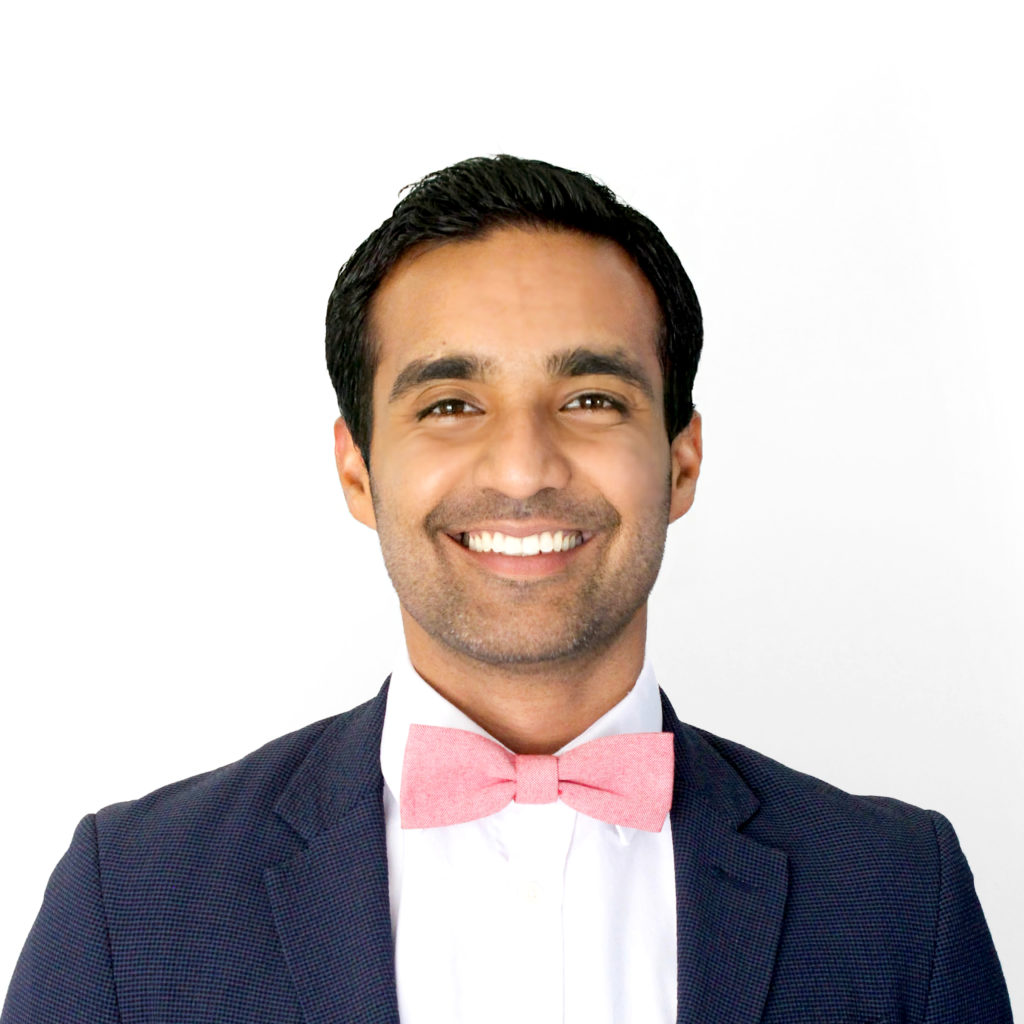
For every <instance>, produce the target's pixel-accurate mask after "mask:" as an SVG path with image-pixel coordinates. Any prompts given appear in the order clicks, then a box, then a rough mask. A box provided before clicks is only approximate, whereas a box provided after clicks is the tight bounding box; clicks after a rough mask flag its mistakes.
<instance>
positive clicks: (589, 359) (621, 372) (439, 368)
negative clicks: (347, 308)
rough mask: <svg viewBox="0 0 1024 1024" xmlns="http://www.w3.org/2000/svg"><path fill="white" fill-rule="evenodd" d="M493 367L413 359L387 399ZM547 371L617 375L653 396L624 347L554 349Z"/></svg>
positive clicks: (472, 360)
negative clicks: (439, 381)
mask: <svg viewBox="0 0 1024 1024" xmlns="http://www.w3.org/2000/svg"><path fill="white" fill-rule="evenodd" d="M492 366H493V362H492V360H489V359H479V358H478V357H476V356H471V355H450V356H438V357H436V358H433V359H431V358H424V359H414V360H413V361H412V362H411V363H408V364H407V365H405V366H403V367H402V369H401V370H399V372H398V374H397V376H396V377H395V380H394V383H393V384H392V385H391V391H390V393H389V394H388V402H389V403H390V402H396V401H398V399H400V398H401V397H402V396H403V395H405V394H407V393H408V392H409V391H412V390H414V389H415V388H418V387H421V386H422V385H424V384H429V383H430V382H431V381H435V380H476V381H481V380H483V379H484V378H485V377H486V376H487V372H488V370H490V369H491V367H492ZM547 371H548V373H549V374H550V375H551V376H552V377H588V376H592V375H596V376H605V377H618V378H619V379H620V380H623V381H626V382H627V383H628V384H632V385H633V386H634V387H637V388H639V389H640V390H641V391H642V392H643V393H644V394H645V395H646V396H647V397H648V398H650V399H653V398H654V385H653V384H652V383H651V381H650V378H649V377H648V376H647V374H646V373H645V372H644V369H643V367H642V366H641V365H640V364H639V363H638V362H637V361H636V360H635V359H633V358H632V357H631V356H630V355H629V354H628V353H627V352H626V350H625V349H622V348H616V349H613V350H611V351H610V352H601V351H598V350H596V349H592V348H585V347H577V348H572V349H565V350H564V351H562V352H554V353H552V354H551V355H550V356H548V360H547Z"/></svg>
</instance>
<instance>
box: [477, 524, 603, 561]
mask: <svg viewBox="0 0 1024 1024" xmlns="http://www.w3.org/2000/svg"><path fill="white" fill-rule="evenodd" d="M462 543H463V544H464V545H465V546H466V547H468V548H469V550H470V551H493V552H495V553H496V554H500V555H516V556H520V557H527V556H529V555H539V554H541V553H542V552H543V553H545V554H547V553H548V552H550V551H571V550H572V549H573V548H575V547H578V546H579V545H580V544H582V543H583V535H582V534H581V533H580V532H579V530H555V532H554V533H551V532H549V531H547V530H545V531H544V532H543V533H533V534H530V536H529V537H507V536H505V534H503V533H501V532H500V531H498V530H495V531H494V533H491V532H490V531H488V530H482V531H480V532H478V533H464V534H463V535H462Z"/></svg>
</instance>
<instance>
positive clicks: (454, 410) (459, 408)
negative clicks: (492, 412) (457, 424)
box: [416, 398, 480, 420]
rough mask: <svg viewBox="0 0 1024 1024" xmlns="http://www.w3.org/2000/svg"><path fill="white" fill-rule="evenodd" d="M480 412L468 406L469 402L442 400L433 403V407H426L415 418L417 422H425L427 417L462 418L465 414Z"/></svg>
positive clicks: (472, 406)
mask: <svg viewBox="0 0 1024 1024" xmlns="http://www.w3.org/2000/svg"><path fill="white" fill-rule="evenodd" d="M479 411H480V410H479V409H477V407H476V406H475V405H470V404H469V402H467V401H465V400H464V399H462V398H442V399H441V401H440V402H435V403H434V404H433V405H431V406H428V407H427V408H426V409H424V410H423V411H422V412H420V413H418V414H417V416H416V418H417V419H419V420H425V419H427V418H429V417H432V416H433V417H436V418H438V419H441V418H445V417H450V416H464V415H466V414H467V413H476V412H479Z"/></svg>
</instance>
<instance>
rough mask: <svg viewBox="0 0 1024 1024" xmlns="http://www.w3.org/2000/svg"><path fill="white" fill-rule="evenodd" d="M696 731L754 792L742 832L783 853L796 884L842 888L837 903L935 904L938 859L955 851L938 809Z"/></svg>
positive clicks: (820, 888)
mask: <svg viewBox="0 0 1024 1024" xmlns="http://www.w3.org/2000/svg"><path fill="white" fill-rule="evenodd" d="M696 731H697V732H698V733H699V734H700V736H701V738H702V739H703V740H704V741H705V742H706V743H708V744H709V745H710V746H711V747H712V748H713V749H714V750H715V752H716V753H717V754H718V755H719V756H720V757H721V758H722V759H723V760H724V761H725V762H726V763H727V764H728V765H729V766H730V768H731V769H732V770H733V771H734V772H735V773H736V774H737V775H738V776H739V777H740V778H741V779H742V781H743V783H744V784H745V785H746V787H747V788H748V789H749V790H750V791H751V793H753V795H754V797H755V798H756V801H757V803H756V807H757V810H756V813H755V814H753V816H752V817H751V819H750V820H749V821H748V822H747V823H746V824H745V826H744V827H743V832H744V833H745V834H746V835H748V836H750V837H751V838H754V839H758V840H760V841H761V842H764V843H767V844H768V845H771V846H773V847H775V848H777V849H780V850H783V851H785V853H786V854H787V856H788V858H789V864H790V871H791V873H792V875H793V877H794V880H795V881H798V882H800V883H801V887H802V886H803V884H806V885H807V886H808V887H809V888H810V889H812V890H814V891H817V892H819V893H823V892H827V891H828V890H830V889H834V890H835V891H836V893H837V894H838V893H839V891H840V890H842V892H843V894H844V895H843V897H842V899H841V902H843V903H846V902H848V901H853V902H856V901H858V900H868V901H870V902H874V901H877V900H880V899H883V900H884V899H892V900H895V901H896V902H898V903H903V902H905V901H907V900H910V901H915V902H917V903H918V905H919V906H931V907H934V899H935V895H936V893H937V892H938V891H939V888H940V885H941V882H942V878H943V873H944V872H943V860H944V859H948V858H949V857H950V856H954V857H958V856H960V854H959V848H958V846H957V844H956V836H955V833H954V832H953V829H952V827H951V826H950V824H949V822H948V821H947V820H946V819H945V818H944V817H943V816H942V815H941V814H939V813H937V812H936V811H932V810H926V809H924V808H921V807H916V806H914V805H913V804H910V803H906V802H904V801H902V800H899V799H895V798H893V797H888V796H869V795H859V794H855V793H848V792H846V791H845V790H842V789H840V788H839V787H838V786H834V785H832V784H830V783H828V782H825V781H823V780H822V779H819V778H816V777H815V776H813V775H808V774H806V773H804V772H799V771H796V770H794V769H793V768H789V767H787V766H786V765H784V764H781V763H780V762H778V761H776V760H774V759H773V758H770V757H767V756H766V755H764V754H761V753H758V752H757V751H755V750H751V749H750V748H749V747H745V746H743V745H742V744H740V743H736V742H733V741H731V740H726V739H723V738H722V737H719V736H715V735H713V734H712V733H708V732H706V731H704V730H696Z"/></svg>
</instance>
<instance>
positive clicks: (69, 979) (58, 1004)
mask: <svg viewBox="0 0 1024 1024" xmlns="http://www.w3.org/2000/svg"><path fill="white" fill-rule="evenodd" d="M119 1020H120V1017H119V1015H118V1011H117V997H116V993H115V990H114V976H113V969H112V965H111V959H110V939H109V935H108V934H107V924H106V919H105V916H104V912H103V894H102V890H101V886H100V872H99V859H98V855H97V843H96V820H95V816H94V815H89V816H88V817H86V818H83V819H82V821H81V823H80V824H79V826H78V828H77V829H76V831H75V835H74V838H73V839H72V840H71V846H70V848H69V849H68V852H67V853H66V854H64V857H63V858H62V859H61V861H60V863H59V864H58V865H57V867H56V868H55V869H54V872H53V874H52V875H51V876H50V881H49V884H48V885H47V887H46V894H45V896H44V897H43V906H42V909H41V910H40V911H39V916H38V917H37V918H36V922H35V924H34V925H33V926H32V930H31V931H30V932H29V936H28V939H27V941H26V942H25V948H24V949H23V950H22V953H21V957H20V958H19V959H18V965H17V967H15V969H14V977H13V978H12V979H11V986H10V989H9V990H8V992H7V999H6V1001H5V1003H4V1008H3V1012H2V1013H0V1024H56V1022H59V1024H118V1021H119Z"/></svg>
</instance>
